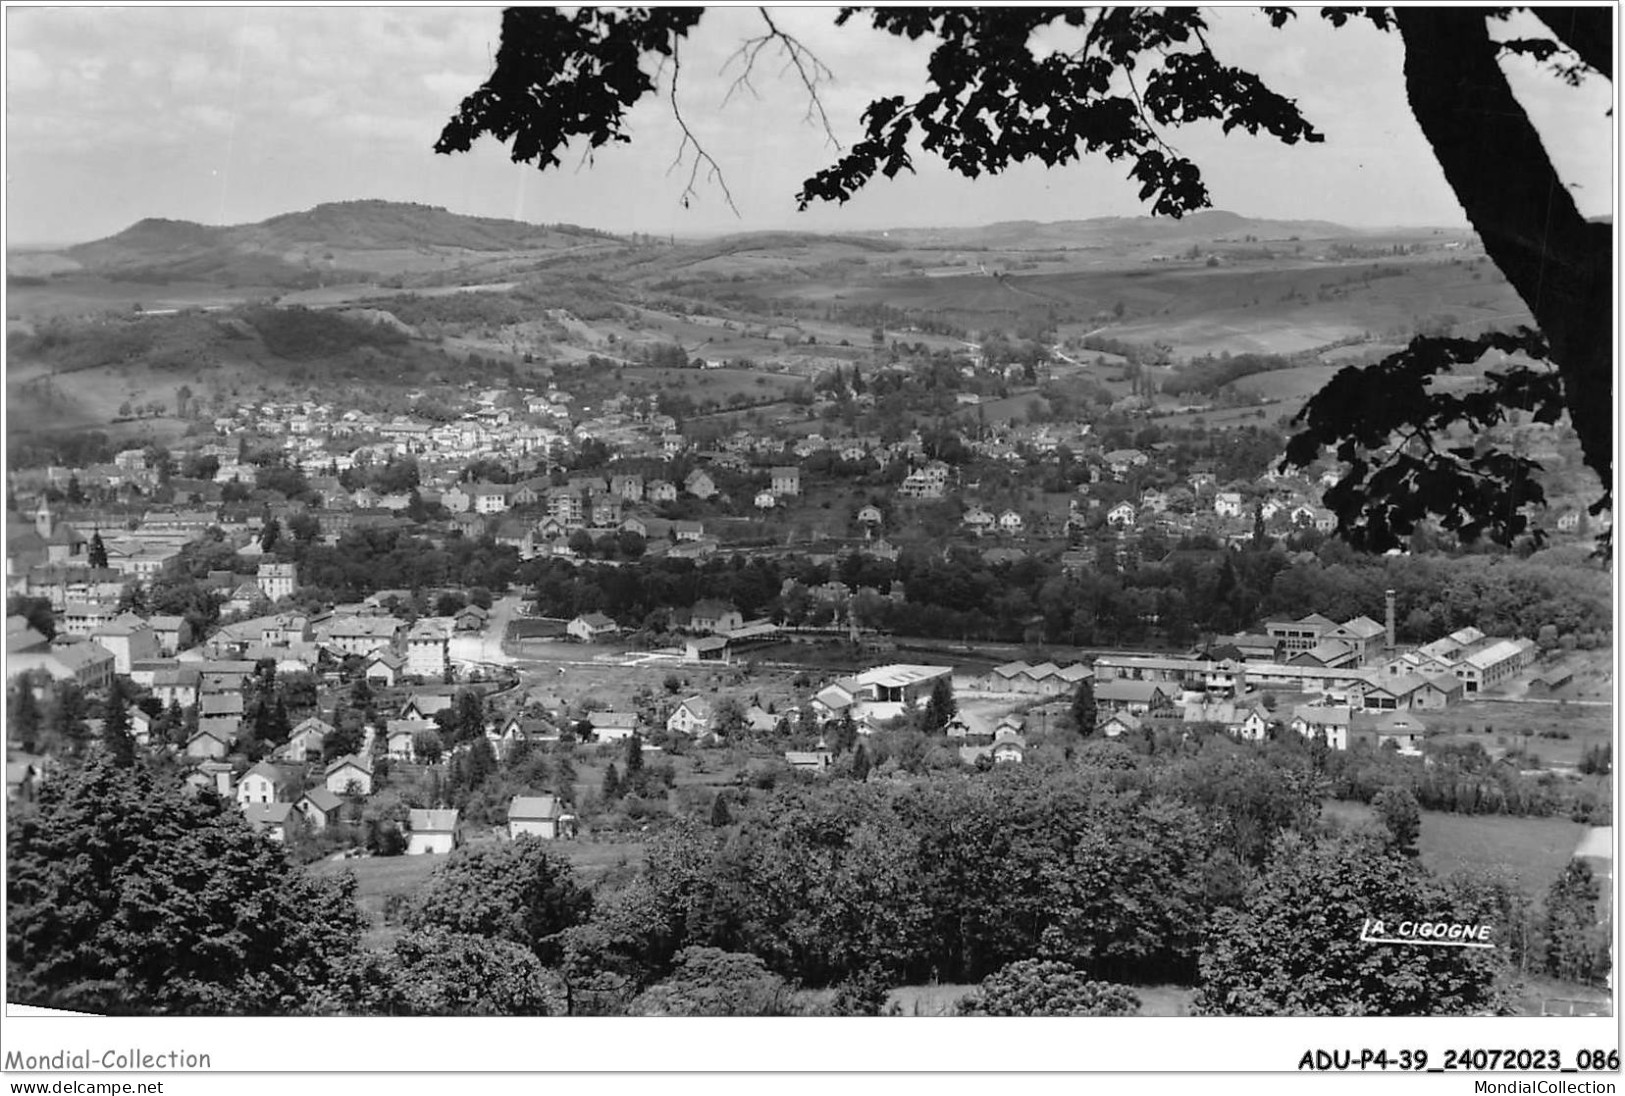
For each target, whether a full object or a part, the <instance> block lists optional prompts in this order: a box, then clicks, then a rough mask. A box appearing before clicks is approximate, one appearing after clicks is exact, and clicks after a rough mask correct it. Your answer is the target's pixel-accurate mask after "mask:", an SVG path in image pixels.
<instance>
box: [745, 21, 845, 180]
mask: <svg viewBox="0 0 1625 1096" xmlns="http://www.w3.org/2000/svg"><path fill="white" fill-rule="evenodd" d="M756 10H757V12H759V13H760V14H761V16H762V22H764V23H766V24H767V33H766V34H762V35H758V36H757V37H755V38H747V39H746V40H745V41H743V42H741V43H740V44H739V48H738V49H737V50H735V51H734V53H733V55H732V56H730V57H729V58H728V60H727V61H725V62H724V63H723V65H722V71H723V72H727V71H728V69H729V68H730V67H731V66H732V65H733V63H734V62H735V61H743V63H744V69H743V71H742V72H740V74H739V76H738V78H737V79H735V80H734V82H733V83H732V84H730V85H729V87H728V94H727V95H724V96H723V97H722V103H723V105H724V106H726V105H727V103H728V100H729V99H731V98H733V94H734V92H736V91H739V90H741V89H743V90H745V91H748V92H750V93H751V95H753V96H754V95H756V88H755V86H754V85H752V84H751V82H750V78H751V74H752V73H753V72H754V71H755V69H756V59H757V57H759V56H760V55H761V52H762V50H764V49H766V48H767V47H768V46H770V45H773V44H774V43H775V42H776V43H778V46H779V48H780V49H781V50H783V51H784V55H785V58H786V61H785V66H784V71H785V72H788V71H789V70H790V69H792V68H793V69H795V70H796V75H797V77H799V78H800V80H801V86H802V87H804V88H806V89H807V113H806V114H805V115H803V120H804V121H807V122H812V121H813V120H814V117H815V116H816V120H817V122H818V124H819V125H820V126H821V127H822V128H823V130H824V137H825V138H826V139H827V140H828V141H829V143H830V144H832V145H834V146H835V147H836V148H837V149H840V148H842V145H841V142H840V139H839V138H838V137H836V136H835V128H834V127H833V126H831V125H830V124H829V115H828V114H826V113H825V112H824V99H823V96H822V95H820V94H819V90H818V89H819V85H821V84H823V83H826V82H828V81H830V80H833V79H834V78H835V74H834V73H833V72H831V71H830V69H829V66H828V65H826V64H824V62H822V61H820V60H819V59H818V57H817V55H816V54H814V53H813V52H812V50H810V49H808V48H807V47H806V46H805V45H803V44H802V42H801V40H800V39H798V38H796V37H795V36H794V35H791V34H786V33H785V32H784V31H782V30H780V29H779V25H778V24H777V23H775V22H774V21H773V16H772V15H770V14H769V13H768V10H767V9H766V8H757V9H756Z"/></svg>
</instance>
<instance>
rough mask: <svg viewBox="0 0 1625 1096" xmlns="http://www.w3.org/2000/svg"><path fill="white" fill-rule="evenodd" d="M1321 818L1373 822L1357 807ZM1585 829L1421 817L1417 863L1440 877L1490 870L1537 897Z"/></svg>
mask: <svg viewBox="0 0 1625 1096" xmlns="http://www.w3.org/2000/svg"><path fill="white" fill-rule="evenodd" d="M1323 817H1326V818H1332V819H1337V820H1338V821H1341V822H1343V823H1344V824H1345V825H1358V824H1360V823H1363V822H1369V821H1373V820H1374V819H1375V815H1374V814H1373V813H1372V811H1371V809H1370V808H1369V807H1367V806H1366V805H1365V804H1363V803H1351V802H1348V801H1345V800H1328V801H1326V803H1324V804H1323ZM1586 829H1587V827H1585V826H1583V825H1581V824H1580V823H1578V822H1570V821H1569V820H1568V819H1566V818H1511V817H1507V816H1505V815H1493V814H1478V815H1469V814H1450V813H1446V812H1441V811H1423V812H1422V834H1421V837H1420V839H1419V840H1418V842H1417V844H1418V847H1419V849H1420V851H1421V855H1422V863H1423V864H1425V865H1426V866H1427V867H1428V868H1429V869H1430V870H1432V871H1434V872H1437V873H1439V874H1441V875H1443V874H1448V873H1450V872H1452V871H1456V870H1458V869H1461V868H1495V869H1500V870H1504V871H1505V872H1507V873H1508V874H1509V875H1510V876H1512V877H1513V878H1514V879H1516V880H1517V882H1518V884H1519V886H1520V887H1522V889H1523V890H1524V891H1525V893H1527V894H1528V895H1529V896H1530V897H1532V898H1540V897H1542V896H1543V895H1544V894H1545V893H1546V888H1547V887H1549V886H1551V884H1552V881H1553V880H1555V879H1556V878H1557V877H1558V876H1559V875H1561V874H1562V872H1563V869H1564V867H1566V866H1567V865H1568V862H1569V860H1570V859H1571V858H1572V857H1573V855H1574V850H1575V848H1576V847H1577V846H1578V845H1579V843H1580V838H1581V836H1582V835H1583V834H1584V833H1585V831H1586Z"/></svg>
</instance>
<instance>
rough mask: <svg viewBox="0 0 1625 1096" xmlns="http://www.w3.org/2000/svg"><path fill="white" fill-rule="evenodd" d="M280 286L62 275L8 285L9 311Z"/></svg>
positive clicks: (208, 301) (34, 316)
mask: <svg viewBox="0 0 1625 1096" xmlns="http://www.w3.org/2000/svg"><path fill="white" fill-rule="evenodd" d="M276 292H277V291H276V290H274V289H268V288H264V287H256V286H238V287H232V286H222V285H218V284H215V283H212V282H166V283H163V284H158V285H154V284H152V283H150V282H121V281H110V280H108V279H105V278H96V277H58V278H52V279H51V280H50V281H49V282H48V283H47V284H45V285H18V284H10V285H8V286H7V287H6V315H7V317H8V318H9V317H17V318H19V319H22V320H25V321H27V320H42V319H47V318H49V317H52V316H85V315H95V314H100V313H106V312H120V313H126V312H133V311H136V306H137V305H139V306H140V307H141V309H142V310H144V311H148V312H153V311H159V310H168V309H185V308H214V307H220V306H227V305H234V304H242V303H243V302H245V301H253V300H265V299H267V298H269V297H271V296H273V295H275V293H276Z"/></svg>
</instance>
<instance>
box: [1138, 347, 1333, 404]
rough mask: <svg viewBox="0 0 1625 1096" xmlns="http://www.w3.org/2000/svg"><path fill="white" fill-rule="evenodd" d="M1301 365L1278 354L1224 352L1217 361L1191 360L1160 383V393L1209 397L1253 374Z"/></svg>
mask: <svg viewBox="0 0 1625 1096" xmlns="http://www.w3.org/2000/svg"><path fill="white" fill-rule="evenodd" d="M1301 364H1303V363H1302V362H1300V361H1298V360H1296V359H1294V358H1289V357H1285V356H1283V355H1280V354H1235V355H1231V354H1230V353H1228V352H1226V353H1225V354H1223V355H1222V356H1220V357H1217V358H1215V357H1203V358H1195V359H1193V360H1191V361H1190V362H1188V363H1186V364H1185V365H1184V366H1182V367H1181V368H1180V369H1179V370H1178V371H1177V372H1176V373H1174V374H1173V375H1172V376H1170V377H1169V378H1168V379H1167V380H1165V381H1163V382H1162V390H1163V392H1164V393H1165V394H1167V395H1170V396H1184V395H1188V394H1189V393H1192V392H1200V393H1202V394H1204V395H1212V394H1213V393H1215V392H1217V391H1218V390H1219V389H1221V388H1223V387H1224V386H1225V385H1227V384H1232V383H1234V382H1235V381H1239V380H1241V379H1242V378H1243V377H1251V376H1252V375H1254V374H1255V373H1268V372H1271V371H1273V370H1276V369H1291V368H1292V367H1293V366H1295V365H1301Z"/></svg>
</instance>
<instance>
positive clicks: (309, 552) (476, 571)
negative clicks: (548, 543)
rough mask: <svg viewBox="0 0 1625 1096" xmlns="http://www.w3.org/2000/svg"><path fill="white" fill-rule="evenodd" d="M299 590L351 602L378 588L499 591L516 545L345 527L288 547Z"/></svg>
mask: <svg viewBox="0 0 1625 1096" xmlns="http://www.w3.org/2000/svg"><path fill="white" fill-rule="evenodd" d="M291 554H292V558H294V559H296V560H297V561H298V563H299V581H300V585H301V587H302V594H307V595H312V596H316V597H319V598H324V599H327V600H333V601H356V600H359V599H361V598H363V597H366V596H367V595H369V594H372V593H376V592H377V591H379V590H389V589H405V590H422V589H428V588H434V587H444V586H456V587H464V588H466V587H473V586H481V587H484V588H485V589H487V590H491V591H496V592H499V593H500V592H503V591H506V590H507V589H508V587H509V586H510V585H512V583H513V582H514V581H515V579H516V578H517V577H518V574H519V567H520V563H519V552H518V549H516V548H513V547H512V546H509V545H499V544H497V543H496V541H495V540H494V539H492V538H491V537H481V538H478V539H475V538H463V537H449V538H447V539H446V540H445V541H444V542H442V543H441V544H436V543H435V542H433V541H430V540H427V539H425V538H423V537H419V536H414V535H411V534H410V533H407V532H403V531H402V530H400V529H351V530H347V531H346V532H345V533H344V534H342V535H341V536H340V537H339V539H338V543H337V544H334V545H325V544H316V543H307V544H302V545H299V546H297V547H296V548H295V549H294V550H293V551H292V553H291Z"/></svg>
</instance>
